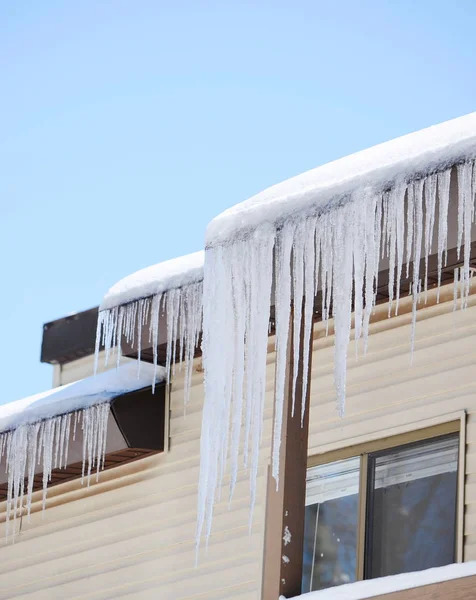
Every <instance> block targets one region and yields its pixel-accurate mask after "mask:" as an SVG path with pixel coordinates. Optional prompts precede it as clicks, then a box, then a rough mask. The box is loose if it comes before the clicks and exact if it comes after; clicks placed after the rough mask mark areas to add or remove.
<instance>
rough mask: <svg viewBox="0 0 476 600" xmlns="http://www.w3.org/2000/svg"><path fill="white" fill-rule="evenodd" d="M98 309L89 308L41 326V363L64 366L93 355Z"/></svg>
mask: <svg viewBox="0 0 476 600" xmlns="http://www.w3.org/2000/svg"><path fill="white" fill-rule="evenodd" d="M97 318H98V308H97V307H95V308H90V309H89V310H84V311H82V312H79V313H76V314H74V315H69V316H67V317H63V318H61V319H56V320H55V321H50V322H49V323H45V324H44V325H43V340H42V344H41V362H43V363H50V364H53V365H54V364H61V365H62V364H64V363H67V362H70V361H72V360H76V359H78V358H82V357H83V356H89V355H91V354H94V345H95V342H96V323H97Z"/></svg>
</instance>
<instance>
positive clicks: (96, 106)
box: [0, 0, 476, 403]
mask: <svg viewBox="0 0 476 600" xmlns="http://www.w3.org/2000/svg"><path fill="white" fill-rule="evenodd" d="M475 22H476V3H475V2H474V0H456V1H454V2H447V1H441V0H418V1H415V0H412V1H409V0H398V1H396V0H374V1H366V0H359V1H356V0H341V1H340V2H323V1H320V0H307V1H305V0H296V1H293V2H291V1H290V0H286V1H284V0H283V1H280V0H273V1H272V0H254V1H253V2H251V1H247V0H234V1H228V2H205V1H203V0H193V1H192V0H188V1H177V2H163V1H160V0H149V1H147V0H128V1H121V0H115V1H113V0H109V1H108V0H103V1H100V0H81V1H79V2H73V1H70V0H63V1H61V0H59V1H55V2H53V1H49V0H43V1H41V2H40V1H38V0H30V1H29V2H27V1H25V0H15V1H11V2H6V1H5V2H2V3H1V4H0V82H1V94H0V165H1V166H0V208H1V211H0V257H1V258H0V261H1V262H0V266H1V271H0V281H1V283H0V286H1V288H0V321H1V323H0V332H1V337H2V339H1V344H0V372H1V374H2V385H1V394H0V403H1V402H6V401H10V400H14V399H17V398H20V397H22V396H25V395H29V394H32V393H35V392H37V391H41V390H43V389H47V388H48V387H50V384H51V376H52V370H51V367H50V366H48V365H41V364H40V362H39V355H40V343H41V335H42V324H43V323H44V322H47V321H50V320H53V319H56V318H59V317H62V316H64V315H66V314H69V313H72V312H76V311H80V310H84V309H87V308H90V307H92V306H95V305H97V304H98V303H99V302H100V300H101V297H102V296H103V294H104V293H105V292H106V291H107V289H108V288H109V287H110V286H111V285H112V284H113V283H115V282H116V281H117V280H118V279H120V278H121V277H123V276H124V275H127V274H129V273H131V272H133V271H135V270H137V269H139V268H142V267H145V266H147V265H149V264H153V263H156V262H160V261H162V260H165V259H168V258H172V257H174V256H179V255H181V254H186V253H188V252H192V251H195V250H198V249H200V248H201V247H202V245H203V239H204V231H205V227H206V224H207V223H208V221H209V220H210V219H211V218H213V217H214V216H215V215H216V214H218V213H220V212H221V211H223V210H224V209H225V208H227V207H229V206H231V205H233V204H236V203H237V202H240V201H242V200H245V199H246V198H247V197H249V196H250V195H252V194H254V193H255V192H258V191H260V190H261V189H263V188H265V187H267V186H269V185H271V184H273V183H277V182H278V181H280V180H283V179H286V178H287V177H289V176H291V175H295V174H297V173H300V172H302V171H304V170H307V169H309V168H312V167H314V166H317V165H319V164H321V163H324V162H327V161H329V160H332V159H334V158H338V157H340V156H343V155H346V154H349V153H351V152H353V151H356V150H359V149H362V148H365V147H367V146H370V145H373V144H375V143H378V142H381V141H384V140H387V139H390V138H393V137H396V136H398V135H401V134H404V133H408V132H410V131H414V130H416V129H420V128H422V127H425V126H427V125H431V124H434V123H437V122H440V121H444V120H446V119H449V118H452V117H456V116H459V115H462V114H465V113H468V112H471V111H473V110H475V109H476V77H475V66H474V65H475V58H476V36H475V33H474V23H475Z"/></svg>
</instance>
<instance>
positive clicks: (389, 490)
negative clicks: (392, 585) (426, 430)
mask: <svg viewBox="0 0 476 600" xmlns="http://www.w3.org/2000/svg"><path fill="white" fill-rule="evenodd" d="M369 466H370V469H371V471H370V473H369V475H370V486H371V489H369V493H370V495H371V498H369V500H370V502H371V504H370V507H371V510H370V519H369V522H368V533H367V539H368V541H369V542H370V543H369V545H368V548H367V560H366V562H367V564H366V578H374V577H383V576H385V575H394V574H397V573H407V572H410V571H419V570H422V569H428V568H430V567H439V566H442V565H447V564H450V563H452V562H454V559H455V556H454V553H455V533H456V490H457V470H458V436H457V435H453V436H448V437H446V438H439V439H436V440H431V441H426V442H423V443H420V444H415V445H413V446H409V447H407V448H406V449H398V450H395V451H392V452H386V453H383V454H381V455H376V456H375V457H371V460H370V464H369Z"/></svg>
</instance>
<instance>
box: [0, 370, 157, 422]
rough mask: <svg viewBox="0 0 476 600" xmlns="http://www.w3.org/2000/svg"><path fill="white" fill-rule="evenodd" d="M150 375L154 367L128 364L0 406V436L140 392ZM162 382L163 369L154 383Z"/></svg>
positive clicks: (148, 381)
mask: <svg viewBox="0 0 476 600" xmlns="http://www.w3.org/2000/svg"><path fill="white" fill-rule="evenodd" d="M153 374H154V367H153V365H150V364H148V363H142V364H141V368H140V371H138V368H137V364H136V361H131V362H128V363H126V364H124V365H122V366H121V367H119V368H118V369H111V370H109V371H105V372H104V373H100V374H98V375H95V376H93V377H87V378H86V379H82V380H80V381H75V382H74V383H70V384H68V385H63V386H61V387H57V388H54V389H51V390H48V391H47V392H41V393H39V394H35V395H34V396H28V397H27V398H22V399H21V400H16V401H14V402H10V403H8V404H3V405H2V406H0V433H2V432H4V431H8V430H10V429H14V428H16V427H18V426H19V425H24V424H28V423H36V422H38V421H42V420H44V419H49V418H51V417H54V416H57V415H61V414H65V413H69V412H73V411H75V410H79V409H82V408H87V407H89V406H93V405H94V404H99V403H101V402H107V401H109V400H112V399H113V398H115V397H117V396H120V395H122V394H126V393H127V392H133V391H135V390H140V389H142V388H145V387H147V386H150V384H151V381H152V378H153ZM164 379H165V369H164V368H163V367H157V378H156V381H157V382H159V381H163V380H164Z"/></svg>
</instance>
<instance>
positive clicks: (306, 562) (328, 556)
mask: <svg viewBox="0 0 476 600" xmlns="http://www.w3.org/2000/svg"><path fill="white" fill-rule="evenodd" d="M359 466H360V459H359V458H358V457H356V458H351V459H348V460H342V461H338V462H334V463H330V464H326V465H320V466H318V467H313V468H311V469H309V470H308V474H307V488H306V513H305V537H304V557H303V579H302V592H303V593H305V592H309V591H313V590H321V589H324V588H328V587H332V586H335V585H340V584H342V583H349V582H352V581H355V577H356V553H357V529H358V512H359V509H358V505H359V503H358V492H359Z"/></svg>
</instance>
